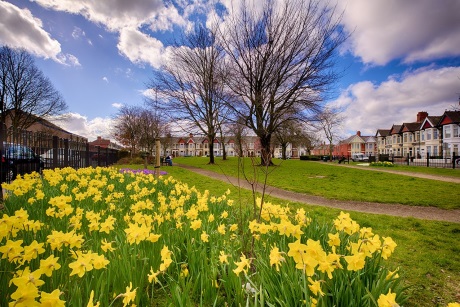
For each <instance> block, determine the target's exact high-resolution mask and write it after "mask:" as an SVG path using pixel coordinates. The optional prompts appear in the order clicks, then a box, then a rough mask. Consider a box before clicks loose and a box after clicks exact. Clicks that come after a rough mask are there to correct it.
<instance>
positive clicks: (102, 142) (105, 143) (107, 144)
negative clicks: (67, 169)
mask: <svg viewBox="0 0 460 307" xmlns="http://www.w3.org/2000/svg"><path fill="white" fill-rule="evenodd" d="M88 143H89V145H90V146H98V147H100V148H108V149H116V150H121V149H123V146H120V145H118V144H117V143H114V142H112V141H111V140H109V139H103V138H102V137H100V136H98V137H97V139H96V140H94V141H92V142H88Z"/></svg>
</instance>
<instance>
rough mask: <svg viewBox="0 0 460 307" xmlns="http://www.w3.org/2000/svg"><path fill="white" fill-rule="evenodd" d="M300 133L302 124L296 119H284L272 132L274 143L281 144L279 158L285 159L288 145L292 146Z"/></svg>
mask: <svg viewBox="0 0 460 307" xmlns="http://www.w3.org/2000/svg"><path fill="white" fill-rule="evenodd" d="M302 134H303V132H302V125H301V123H299V122H297V121H285V122H283V124H282V125H280V126H279V128H278V129H277V130H276V131H275V133H274V136H275V142H274V143H275V144H278V145H280V146H281V159H283V160H286V158H287V147H288V145H289V144H291V147H294V146H295V145H296V144H297V141H298V139H299V137H300V136H301V135H302Z"/></svg>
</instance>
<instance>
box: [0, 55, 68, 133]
mask: <svg viewBox="0 0 460 307" xmlns="http://www.w3.org/2000/svg"><path fill="white" fill-rule="evenodd" d="M0 66H1V67H0V73H1V76H0V82H1V84H0V108H1V122H2V123H5V122H6V119H7V118H9V119H10V120H11V128H12V129H13V130H14V129H27V128H28V127H30V126H31V125H32V124H33V123H35V122H36V121H37V119H38V118H43V117H49V116H54V115H59V114H60V113H62V112H63V111H65V110H66V108H67V105H66V103H65V102H64V100H63V99H62V97H61V95H60V94H59V92H58V91H57V90H56V89H55V88H54V87H53V85H52V84H51V82H50V80H49V79H48V78H47V77H45V76H44V75H43V73H42V72H41V71H40V70H39V69H38V68H37V66H36V65H35V63H34V60H33V58H32V56H31V55H30V54H29V53H27V52H26V51H25V50H14V49H11V48H9V47H2V48H1V49H0Z"/></svg>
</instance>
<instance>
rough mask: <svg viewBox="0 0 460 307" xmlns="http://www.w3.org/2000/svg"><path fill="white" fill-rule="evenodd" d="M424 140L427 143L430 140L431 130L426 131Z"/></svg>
mask: <svg viewBox="0 0 460 307" xmlns="http://www.w3.org/2000/svg"><path fill="white" fill-rule="evenodd" d="M426 140H427V141H429V140H431V129H428V130H427V131H426Z"/></svg>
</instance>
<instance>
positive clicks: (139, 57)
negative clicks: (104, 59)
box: [118, 28, 164, 68]
mask: <svg viewBox="0 0 460 307" xmlns="http://www.w3.org/2000/svg"><path fill="white" fill-rule="evenodd" d="M118 50H120V52H121V53H122V54H123V55H124V56H126V57H127V58H128V59H129V60H130V61H131V62H133V63H138V64H141V63H148V64H150V65H151V66H152V67H155V68H158V67H160V66H161V65H162V64H163V52H164V47H163V43H162V42H161V41H159V40H158V39H156V38H154V37H151V36H148V35H147V34H144V33H142V32H140V31H138V30H135V29H128V28H126V29H123V30H122V31H121V32H120V41H119V42H118Z"/></svg>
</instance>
